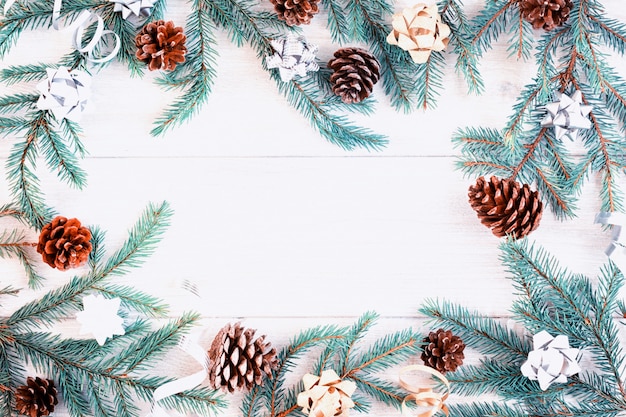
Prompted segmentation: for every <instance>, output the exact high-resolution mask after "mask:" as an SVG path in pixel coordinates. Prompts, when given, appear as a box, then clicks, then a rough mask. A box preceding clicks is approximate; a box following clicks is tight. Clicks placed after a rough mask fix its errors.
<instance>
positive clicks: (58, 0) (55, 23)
mask: <svg viewBox="0 0 626 417" xmlns="http://www.w3.org/2000/svg"><path fill="white" fill-rule="evenodd" d="M13 3H15V0H7V1H6V2H5V3H4V14H6V13H7V11H8V10H9V9H10V8H11V6H12V5H13ZM62 4H63V0H54V5H53V6H52V27H54V28H55V29H56V30H60V29H59V20H60V18H61V6H62ZM94 18H95V19H96V21H97V26H96V31H95V33H94V35H93V38H92V39H91V41H89V43H87V45H84V46H83V44H82V37H83V33H84V32H85V29H87V27H88V26H89V25H90V24H91V23H92V22H93V20H94ZM63 30H68V31H74V35H73V43H74V47H75V48H76V50H77V51H78V52H80V53H83V54H85V56H86V57H87V60H88V61H90V62H93V63H96V64H102V63H104V62H108V61H110V60H112V59H113V58H115V55H117V53H118V51H119V50H120V45H121V43H120V37H119V36H118V35H117V33H115V32H113V31H112V30H108V29H104V20H102V17H100V16H99V15H97V14H96V13H93V12H90V11H87V10H84V11H83V12H82V13H81V14H80V15H78V18H76V21H74V23H72V24H71V25H69V26H68V27H66V28H64V29H63ZM107 35H110V36H113V38H114V39H115V45H114V46H113V49H112V50H111V52H109V54H108V55H104V56H101V57H96V58H94V57H93V51H94V49H95V47H96V45H98V44H99V43H100V41H101V40H102V39H103V38H104V37H105V36H107Z"/></svg>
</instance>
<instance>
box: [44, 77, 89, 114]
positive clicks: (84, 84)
mask: <svg viewBox="0 0 626 417" xmlns="http://www.w3.org/2000/svg"><path fill="white" fill-rule="evenodd" d="M46 72H47V73H48V78H47V79H46V80H43V81H42V82H40V83H39V84H37V90H38V91H39V92H40V93H41V95H40V96H39V100H38V101H37V108H38V109H40V110H49V111H50V112H52V114H53V115H54V117H55V118H56V119H57V120H61V119H64V118H65V119H68V120H72V121H78V120H80V117H81V116H82V113H83V111H84V110H85V107H86V105H87V99H88V98H89V96H90V95H91V90H90V87H91V75H89V74H87V73H86V72H83V71H79V70H73V71H69V70H68V69H67V68H65V67H59V68H57V69H54V68H48V69H46Z"/></svg>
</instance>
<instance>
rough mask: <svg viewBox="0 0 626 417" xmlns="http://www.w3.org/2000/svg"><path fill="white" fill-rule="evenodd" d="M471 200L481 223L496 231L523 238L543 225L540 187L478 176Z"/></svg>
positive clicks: (497, 233)
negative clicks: (540, 224) (535, 187)
mask: <svg viewBox="0 0 626 417" xmlns="http://www.w3.org/2000/svg"><path fill="white" fill-rule="evenodd" d="M468 196H469V202H470V204H471V206H472V208H473V209H474V211H476V213H477V214H478V218H479V219H480V221H481V223H482V224H484V225H485V226H487V227H489V228H490V229H491V231H492V232H493V234H494V235H496V236H498V237H504V236H506V235H511V236H513V237H515V238H522V237H524V236H526V235H527V234H529V233H530V232H532V231H533V230H535V229H536V228H537V227H538V226H539V222H540V220H541V214H542V210H543V204H542V202H541V200H540V199H539V193H538V192H537V191H531V190H530V187H529V186H528V184H524V185H523V186H522V185H520V183H518V182H517V181H515V180H512V179H504V180H500V179H498V178H497V177H491V179H490V180H489V181H485V178H484V177H480V178H478V180H476V184H475V185H472V186H470V188H469V192H468Z"/></svg>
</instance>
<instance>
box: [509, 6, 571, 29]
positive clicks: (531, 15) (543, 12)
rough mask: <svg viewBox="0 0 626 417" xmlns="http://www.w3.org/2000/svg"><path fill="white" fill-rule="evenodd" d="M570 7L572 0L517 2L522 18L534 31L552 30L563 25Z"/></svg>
mask: <svg viewBox="0 0 626 417" xmlns="http://www.w3.org/2000/svg"><path fill="white" fill-rule="evenodd" d="M572 7H573V3H572V0H519V8H520V13H521V14H522V17H523V18H524V19H526V20H527V21H529V22H530V23H532V25H533V27H534V28H535V29H539V28H544V29H545V30H552V29H554V28H555V27H557V26H561V25H563V23H565V21H566V20H567V18H568V17H569V15H570V12H571V10H572Z"/></svg>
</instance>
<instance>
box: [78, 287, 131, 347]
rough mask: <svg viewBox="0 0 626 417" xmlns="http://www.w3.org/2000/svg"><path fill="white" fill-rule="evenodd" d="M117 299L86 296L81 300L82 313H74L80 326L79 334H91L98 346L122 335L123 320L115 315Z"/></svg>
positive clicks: (118, 302) (117, 306)
mask: <svg viewBox="0 0 626 417" xmlns="http://www.w3.org/2000/svg"><path fill="white" fill-rule="evenodd" d="M119 308H120V299H119V298H104V297H103V296H101V295H88V296H86V297H84V298H83V311H81V312H78V313H76V320H78V322H79V323H81V324H82V326H81V328H80V334H87V333H91V334H92V335H93V336H94V338H95V339H96V341H97V342H98V344H99V345H100V346H102V345H104V342H106V340H107V338H109V337H113V335H123V334H124V327H123V326H122V323H123V322H124V319H122V318H121V317H120V316H118V315H117V311H118V310H119Z"/></svg>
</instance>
